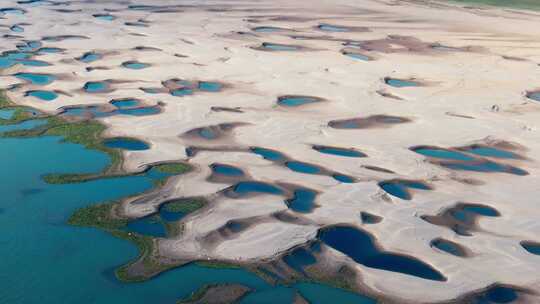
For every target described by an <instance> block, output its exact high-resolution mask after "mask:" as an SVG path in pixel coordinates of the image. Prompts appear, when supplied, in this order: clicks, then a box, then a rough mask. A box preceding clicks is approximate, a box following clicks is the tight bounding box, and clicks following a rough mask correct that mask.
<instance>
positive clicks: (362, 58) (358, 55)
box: [343, 52, 371, 61]
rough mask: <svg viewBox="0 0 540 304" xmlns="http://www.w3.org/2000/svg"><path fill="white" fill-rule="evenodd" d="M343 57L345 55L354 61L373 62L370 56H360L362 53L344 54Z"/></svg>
mask: <svg viewBox="0 0 540 304" xmlns="http://www.w3.org/2000/svg"><path fill="white" fill-rule="evenodd" d="M343 55H345V56H347V57H350V58H353V59H356V60H361V61H370V60H371V58H370V57H369V56H366V55H364V54H360V53H351V52H343Z"/></svg>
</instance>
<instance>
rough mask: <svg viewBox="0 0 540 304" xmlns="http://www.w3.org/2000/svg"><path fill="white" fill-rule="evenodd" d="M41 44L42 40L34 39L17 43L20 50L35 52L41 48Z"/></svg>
mask: <svg viewBox="0 0 540 304" xmlns="http://www.w3.org/2000/svg"><path fill="white" fill-rule="evenodd" d="M41 45H42V43H41V41H37V40H34V41H28V42H24V43H20V44H17V49H19V51H21V52H33V51H35V50H36V49H38V48H40V47H41Z"/></svg>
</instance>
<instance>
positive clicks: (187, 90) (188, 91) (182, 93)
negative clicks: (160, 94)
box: [171, 88, 193, 97]
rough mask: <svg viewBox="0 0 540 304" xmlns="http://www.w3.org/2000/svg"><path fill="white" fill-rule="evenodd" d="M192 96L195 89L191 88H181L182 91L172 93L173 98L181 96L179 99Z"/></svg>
mask: <svg viewBox="0 0 540 304" xmlns="http://www.w3.org/2000/svg"><path fill="white" fill-rule="evenodd" d="M191 94H193V89H190V88H180V89H176V90H173V91H172V92H171V95H172V96H179V97H182V96H186V95H191Z"/></svg>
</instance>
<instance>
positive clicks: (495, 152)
mask: <svg viewBox="0 0 540 304" xmlns="http://www.w3.org/2000/svg"><path fill="white" fill-rule="evenodd" d="M464 150H465V151H467V152H469V153H472V154H476V155H480V156H486V157H494V158H518V157H517V155H516V154H514V153H512V152H509V151H505V150H502V149H497V148H494V147H484V146H472V147H466V148H464Z"/></svg>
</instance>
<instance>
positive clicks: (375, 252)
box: [319, 226, 446, 281]
mask: <svg viewBox="0 0 540 304" xmlns="http://www.w3.org/2000/svg"><path fill="white" fill-rule="evenodd" d="M319 238H320V239H321V241H322V242H324V243H325V244H326V245H328V246H330V247H332V248H334V249H336V250H338V251H340V252H342V253H343V254H345V255H347V256H349V257H350V258H351V259H353V260H354V261H355V262H357V263H359V264H362V265H364V266H366V267H371V268H377V269H381V270H387V271H393V272H399V273H403V274H407V275H411V276H416V277H419V278H423V279H427V280H434V281H446V278H445V277H444V276H443V275H442V274H441V273H440V272H438V271H437V270H435V269H433V267H431V266H430V265H428V264H426V263H424V262H422V261H420V260H418V259H414V258H411V257H407V256H404V255H398V254H393V253H390V252H386V251H382V250H380V249H379V248H377V246H376V245H375V241H374V239H373V237H372V236H371V235H369V234H368V233H366V232H364V231H362V230H360V229H356V228H353V227H348V226H337V227H332V228H328V229H325V230H323V231H322V232H321V233H320V235H319Z"/></svg>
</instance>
